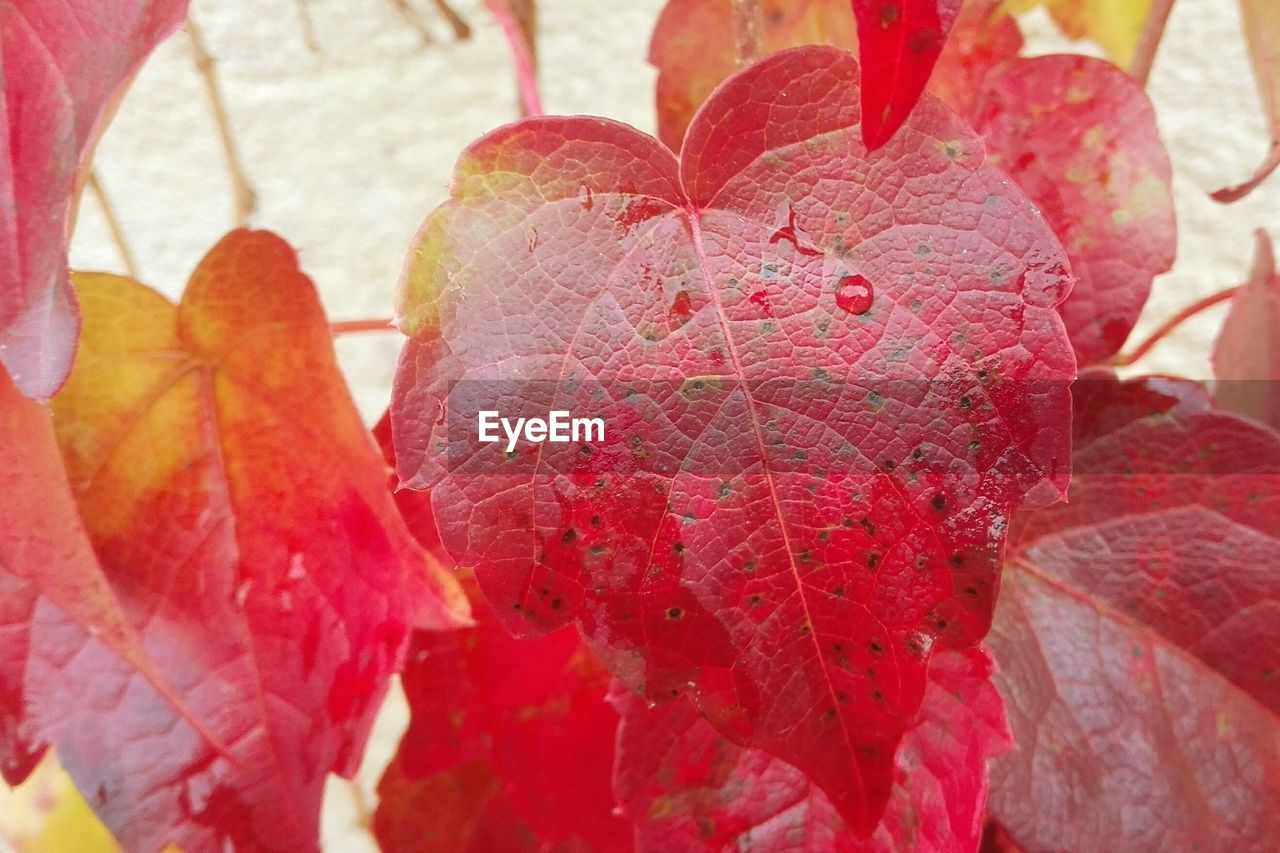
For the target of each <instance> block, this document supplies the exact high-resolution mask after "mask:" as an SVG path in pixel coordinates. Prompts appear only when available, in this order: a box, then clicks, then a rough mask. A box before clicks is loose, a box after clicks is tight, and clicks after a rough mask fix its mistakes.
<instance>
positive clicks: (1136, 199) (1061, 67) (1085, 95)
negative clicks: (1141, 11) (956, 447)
mask: <svg viewBox="0 0 1280 853" xmlns="http://www.w3.org/2000/svg"><path fill="white" fill-rule="evenodd" d="M973 122H974V126H975V127H976V128H978V130H980V131H981V132H982V134H983V136H984V137H985V138H986V142H987V152H988V154H989V156H990V157H991V160H992V162H994V163H995V164H997V165H998V166H1000V167H1001V168H1002V169H1004V170H1005V171H1007V172H1008V173H1009V175H1010V177H1012V178H1013V179H1014V180H1015V181H1017V183H1018V186H1019V187H1020V188H1021V189H1022V190H1023V191H1024V192H1025V193H1026V194H1027V195H1028V196H1030V197H1031V200H1032V201H1034V202H1035V203H1036V205H1037V206H1038V207H1039V208H1040V210H1041V212H1042V213H1044V215H1045V218H1046V219H1048V220H1049V224H1050V225H1052V226H1053V229H1054V232H1055V233H1056V234H1057V235H1058V239H1060V240H1061V241H1062V245H1063V248H1065V249H1066V251H1067V257H1069V258H1070V259H1071V271H1072V272H1073V273H1075V275H1076V286H1075V288H1074V289H1073V290H1072V291H1071V295H1070V296H1069V297H1068V298H1067V301H1066V302H1065V303H1063V305H1062V308H1061V311H1062V316H1063V319H1064V320H1065V321H1066V324H1067V332H1068V333H1069V334H1070V335H1071V343H1072V345H1073V346H1074V347H1075V351H1076V358H1077V359H1078V360H1079V361H1080V363H1081V364H1090V363H1097V362H1102V361H1104V360H1106V359H1107V358H1109V357H1110V356H1112V355H1114V354H1115V353H1117V352H1119V350H1120V348H1121V346H1123V345H1124V342H1125V339H1126V338H1128V336H1129V332H1130V331H1132V329H1133V326H1134V324H1135V323H1136V322H1137V320H1138V315H1139V313H1141V311H1142V306H1143V305H1144V304H1146V301H1147V297H1148V296H1149V295H1150V293H1151V282H1152V280H1153V279H1154V278H1155V277H1156V276H1157V275H1159V274H1160V273H1162V272H1165V271H1167V270H1168V269H1169V268H1170V267H1172V266H1173V258H1174V253H1175V250H1176V248H1177V226H1176V223H1175V221H1174V211H1173V196H1172V191H1171V189H1170V183H1171V181H1172V171H1171V167H1170V165H1169V157H1168V154H1167V153H1166V152H1165V148H1164V145H1163V144H1162V143H1161V142H1160V134H1159V130H1158V129H1157V127H1156V119H1155V113H1154V111H1153V110H1152V107H1151V102H1150V100H1149V99H1148V98H1147V96H1146V94H1145V93H1144V92H1143V91H1142V88H1141V87H1140V86H1138V84H1137V83H1135V82H1134V81H1133V79H1132V78H1131V77H1129V75H1127V74H1125V73H1124V72H1123V71H1122V70H1120V69H1119V68H1117V67H1116V66H1114V65H1112V64H1111V63H1109V62H1104V61H1103V60H1100V59H1090V58H1088V57H1084V56H1074V55H1061V56H1044V57H1037V58H1035V59H1020V60H1016V61H1013V62H1010V63H1007V64H1005V65H1004V66H1002V67H1001V68H999V69H997V70H996V71H994V72H993V73H992V74H990V75H988V76H987V78H986V80H985V89H984V93H983V95H982V96H981V97H980V98H979V103H978V107H977V109H976V110H975V111H974V114H973Z"/></svg>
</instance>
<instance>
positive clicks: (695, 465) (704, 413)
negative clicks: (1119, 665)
mask: <svg viewBox="0 0 1280 853" xmlns="http://www.w3.org/2000/svg"><path fill="white" fill-rule="evenodd" d="M857 79H858V69H857V64H856V62H855V61H854V60H853V59H852V57H850V56H849V55H847V54H844V53H842V52H840V51H838V50H835V49H832V48H820V47H810V48H800V49H797V50H793V51H788V52H784V53H781V54H776V55H774V56H773V57H770V58H768V59H766V60H764V61H762V62H760V63H758V64H756V65H754V66H752V67H751V68H749V69H747V70H746V71H744V72H742V73H741V74H739V75H738V76H736V77H734V78H733V79H731V80H730V81H729V82H728V83H726V84H725V85H724V86H722V87H721V88H720V89H719V90H717V93H716V95H714V96H713V97H712V100H711V101H709V102H708V104H707V105H706V106H705V107H704V108H703V109H702V111H701V112H700V113H699V117H698V119H697V120H696V121H695V122H694V124H693V125H692V126H691V128H690V130H689V134H688V136H687V138H686V140H685V143H684V156H683V159H682V161H681V162H680V163H677V162H676V160H675V159H674V158H673V157H672V156H671V154H670V153H669V152H668V151H667V150H666V149H665V148H663V147H662V146H661V144H660V143H658V142H657V141H656V140H653V139H650V138H649V137H646V136H644V135H642V134H640V133H639V132H637V131H635V130H633V129H631V128H629V127H626V126H624V125H620V124H616V123H613V122H609V121H605V120H602V119H593V118H541V119H528V120H525V121H522V122H518V123H516V124H513V125H509V126H507V127H506V128H503V129H500V130H498V131H495V132H493V133H491V134H489V135H488V136H486V137H484V138H482V139H481V140H480V141H478V142H477V143H475V144H473V145H472V146H471V147H470V148H469V149H468V150H467V151H466V152H465V153H464V155H463V157H462V159H461V161H460V162H459V164H458V167H457V170H456V173H455V181H454V186H453V198H452V200H451V201H449V202H448V203H446V204H445V205H444V206H442V207H441V208H439V209H438V210H437V211H436V212H435V213H434V214H432V216H431V217H430V218H429V219H428V220H427V222H426V224H425V225H424V226H423V229H422V231H421V232H420V235H419V238H418V241H417V243H416V244H415V246H414V247H413V250H412V254H411V257H410V262H409V264H408V267H407V272H406V276H405V279H404V281H403V283H402V296H401V301H400V319H399V323H400V325H401V327H402V328H403V329H404V330H405V331H406V332H407V333H408V334H410V335H411V336H412V337H411V340H410V341H409V342H408V343H407V345H406V348H405V350H404V352H403V354H402V356H401V363H400V367H399V369H398V374H397V378H396V385H395V389H394V391H393V405H392V426H393V432H394V435H395V444H396V451H397V456H398V469H399V472H400V475H401V478H402V480H403V481H404V482H405V483H406V484H407V485H409V486H410V487H413V488H419V489H431V490H432V498H433V508H434V510H435V513H436V518H437V520H438V522H439V526H440V532H441V535H442V539H443V542H444V544H445V546H446V548H447V549H448V551H449V553H450V554H451V555H452V556H453V557H454V558H455V559H456V560H457V561H458V562H459V563H460V564H461V565H464V566H474V567H475V570H476V576H477V579H478V581H479V584H480V588H481V590H482V592H483V593H484V595H485V597H486V598H487V599H488V600H489V602H490V604H491V605H492V607H493V609H494V611H495V612H496V614H497V617H498V619H500V620H501V621H502V622H503V624H504V625H505V626H506V627H507V628H508V629H509V630H512V631H514V632H516V633H519V634H536V633H542V632H547V631H551V630H554V629H555V628H557V627H559V626H561V625H564V624H567V623H569V622H572V621H574V620H577V621H578V622H579V624H580V625H581V627H582V629H583V630H584V632H585V633H586V635H587V637H588V638H589V640H590V642H591V644H592V646H593V648H594V649H595V650H596V651H597V652H598V653H599V654H600V655H601V657H602V659H603V660H604V661H605V663H606V665H608V666H609V668H610V670H611V671H612V672H614V673H615V674H618V675H619V676H620V677H621V678H622V679H623V680H624V681H625V682H627V684H628V686H630V687H631V688H633V689H635V690H636V691H637V692H640V693H642V694H644V695H646V696H648V697H650V698H653V699H659V698H661V699H664V700H669V699H672V698H674V697H675V696H678V695H679V694H681V693H684V692H688V694H689V695H690V697H691V698H692V700H693V701H694V703H695V705H696V706H697V707H698V708H699V710H700V711H701V712H702V713H704V714H705V715H707V716H708V718H709V719H711V720H712V721H713V723H715V724H716V726H717V728H718V729H719V730H720V731H721V732H722V733H723V734H725V735H727V736H728V737H730V738H731V739H733V740H734V741H735V742H737V743H739V744H741V745H744V746H748V747H751V748H760V749H764V750H766V751H768V752H770V753H773V754H774V755H776V756H777V757H779V758H781V759H783V760H784V761H787V762H788V763H790V764H793V765H795V766H797V767H799V768H800V769H801V770H802V771H803V772H805V773H806V774H807V775H808V776H810V778H812V779H814V781H815V782H816V783H817V784H819V785H820V786H821V787H823V789H824V790H825V791H826V793H827V794H828V796H829V797H830V798H831V800H832V802H833V803H834V804H835V806H836V807H837V809H838V810H839V811H840V812H841V813H842V815H843V816H844V817H845V818H846V819H847V820H848V821H849V822H850V823H851V824H852V825H853V826H854V827H855V829H856V830H857V831H858V832H861V833H863V834H867V833H870V832H871V830H872V829H874V827H875V825H876V823H877V821H878V818H879V815H880V812H881V811H882V809H883V807H884V804H885V802H886V801H887V799H888V796H889V791H890V788H891V785H892V778H893V772H894V770H893V767H894V764H893V752H894V749H895V747H896V744H897V742H898V740H899V739H900V737H901V736H902V733H903V731H904V730H905V728H906V727H907V725H908V721H910V720H912V719H913V718H914V717H915V715H916V712H917V711H918V709H919V706H920V702H921V700H922V697H923V693H924V680H925V672H926V667H927V663H928V658H929V654H930V651H931V649H932V648H933V646H934V645H935V644H937V645H940V646H942V647H949V648H963V647H967V646H970V645H972V644H974V643H975V642H977V641H978V640H979V639H980V638H981V637H982V635H983V634H984V633H985V632H986V630H987V627H988V625H989V619H990V610H991V607H992V598H993V586H992V584H993V582H994V581H995V578H996V572H997V570H998V565H999V560H1000V549H1001V545H1002V540H1003V534H1004V525H1005V518H1006V515H1007V513H1008V512H1009V511H1010V510H1011V509H1012V508H1014V507H1016V506H1021V505H1025V504H1032V505H1038V504H1042V503H1045V502H1050V501H1052V500H1054V499H1056V497H1057V496H1058V494H1059V490H1060V489H1062V487H1063V485H1064V483H1065V481H1066V478H1067V438H1068V437H1067V435H1066V434H1065V429H1064V425H1065V424H1066V423H1067V421H1068V409H1067V404H1068V395H1067V393H1066V383H1067V381H1068V380H1069V379H1070V378H1071V377H1072V376H1073V374H1074V371H1075V367H1074V361H1073V359H1072V357H1071V353H1070V349H1069V345H1068V343H1067V341H1066V338H1065V335H1064V334H1063V330H1062V326H1061V321H1060V320H1059V318H1058V316H1057V314H1056V311H1055V308H1056V305H1057V303H1058V302H1060V301H1061V300H1062V298H1063V297H1064V296H1065V295H1066V292H1067V290H1068V288H1069V286H1070V276H1069V273H1068V272H1067V264H1066V260H1065V258H1064V257H1063V256H1062V254H1061V250H1060V248H1059V246H1058V244H1057V242H1056V240H1055V239H1054V238H1053V236H1052V234H1051V233H1050V232H1049V231H1048V229H1047V227H1046V226H1045V225H1044V224H1043V222H1042V220H1041V219H1040V218H1039V216H1038V215H1037V214H1036V213H1035V212H1034V211H1033V209H1032V208H1031V206H1030V204H1029V203H1028V202H1027V201H1026V200H1025V199H1024V198H1023V197H1022V196H1021V195H1020V194H1019V193H1018V192H1017V190H1016V189H1014V188H1013V187H1012V186H1011V185H1010V183H1009V182H1008V180H1007V178H1005V177H1004V176H1003V175H1002V173H1000V172H999V171H997V170H995V169H994V168H992V167H990V166H988V165H986V164H985V163H983V161H982V151H983V147H982V143H981V141H980V140H979V139H978V138H977V137H976V136H975V135H974V134H973V133H972V131H970V130H969V129H968V128H967V126H965V125H964V124H963V123H961V122H960V121H959V120H957V119H956V118H955V117H954V116H953V115H952V114H951V113H950V112H949V111H947V110H946V109H945V108H944V107H942V106H941V104H939V103H938V102H937V101H936V100H934V99H932V98H926V99H924V100H923V101H922V102H921V105H920V107H918V108H917V109H916V111H915V112H914V113H913V114H912V118H911V119H910V120H909V121H908V123H907V125H906V126H905V130H904V131H903V132H901V133H900V134H898V135H897V136H896V137H895V139H894V140H893V141H891V142H890V144H888V145H886V146H885V147H884V148H883V149H881V150H879V151H878V152H876V153H875V154H868V153H867V152H866V151H865V149H864V148H863V146H862V143H861V136H860V133H861V131H860V128H859V121H858V116H859V112H858V98H859V95H858V89H857ZM888 200H893V203H892V204H890V203H889V202H888ZM488 409H501V410H503V414H504V416H510V417H515V416H517V415H518V416H536V415H537V414H539V413H540V414H541V415H542V416H545V415H546V414H547V412H548V411H550V410H555V409H562V410H567V411H570V412H574V413H575V414H577V415H582V416H588V415H589V416H592V417H598V418H601V419H602V420H603V422H604V424H605V439H604V441H598V442H590V443H588V442H584V441H582V440H578V441H574V442H571V443H568V444H546V443H544V444H538V445H530V444H521V445H520V446H516V447H509V446H508V445H506V444H505V443H481V442H480V441H479V436H478V430H477V424H478V413H479V411H484V410H488ZM837 647H839V648H842V649H844V651H843V652H836V651H833V649H835V648H837ZM846 660H847V661H848V663H847V665H846V664H845V663H842V662H843V661H846Z"/></svg>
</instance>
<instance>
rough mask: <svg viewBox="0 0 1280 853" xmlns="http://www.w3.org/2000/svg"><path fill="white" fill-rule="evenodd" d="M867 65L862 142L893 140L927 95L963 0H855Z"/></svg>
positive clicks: (860, 50)
mask: <svg viewBox="0 0 1280 853" xmlns="http://www.w3.org/2000/svg"><path fill="white" fill-rule="evenodd" d="M852 3H853V15H854V18H855V19H857V22H858V57H859V59H860V60H861V62H862V69H863V76H862V139H863V141H864V142H865V143H866V146H867V149H868V150H870V151H874V150H876V149H877V148H879V147H880V146H881V145H884V144H885V143H886V142H888V141H889V140H890V139H891V138H892V137H893V135H894V134H895V133H897V132H898V128H899V127H901V126H902V123H903V122H904V121H906V120H907V116H908V115H910V114H911V110H912V109H914V108H915V105H916V102H917V101H919V100H920V96H921V95H922V94H924V87H925V86H926V85H928V83H929V75H931V74H932V73H933V66H934V64H935V63H936V62H937V61H938V57H939V56H941V55H942V47H943V45H944V44H946V41H947V34H948V33H949V32H951V25H952V24H954V23H955V21H956V16H957V15H958V14H960V4H961V0H852Z"/></svg>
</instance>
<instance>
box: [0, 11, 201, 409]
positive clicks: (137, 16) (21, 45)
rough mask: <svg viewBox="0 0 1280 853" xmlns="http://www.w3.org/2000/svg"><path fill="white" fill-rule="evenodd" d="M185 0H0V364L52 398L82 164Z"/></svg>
mask: <svg viewBox="0 0 1280 853" xmlns="http://www.w3.org/2000/svg"><path fill="white" fill-rule="evenodd" d="M186 14H187V0H65V2H58V3H49V2H46V0H6V2H5V3H4V4H3V5H0V79H2V80H3V81H4V87H3V94H0V99H2V100H3V103H2V104H0V363H2V364H3V365H4V367H6V368H7V369H8V371H9V374H10V376H11V377H12V378H13V382H14V384H15V385H17V387H18V389H19V390H21V391H22V392H23V393H24V394H26V395H27V396H29V397H40V398H44V397H50V396H52V395H53V393H54V392H55V391H57V390H58V388H59V387H60V386H61V385H62V383H63V381H64V380H65V379H66V377H67V373H68V371H70V370H71V362H72V359H73V357H74V356H75V349H76V336H77V334H78V331H79V325H80V319H79V313H78V311H77V309H76V302H75V294H74V293H72V290H71V285H70V283H69V282H68V280H67V239H68V237H69V234H70V230H71V222H72V221H73V220H74V209H75V200H76V197H77V194H78V192H79V189H80V187H79V185H78V183H77V181H78V179H79V175H80V169H81V167H82V166H84V165H85V164H87V162H88V160H89V157H90V153H91V151H92V149H93V146H94V143H95V142H96V141H97V138H98V136H99V135H101V133H102V131H103V129H104V127H105V125H106V123H107V120H108V118H109V117H110V115H111V113H112V111H113V109H114V104H115V102H116V101H118V99H119V98H120V96H121V95H122V94H123V89H124V86H125V84H126V83H127V82H128V81H129V79H130V78H131V77H132V76H133V74H134V73H135V72H136V71H137V70H138V67H139V66H140V65H141V64H142V61H143V60H144V59H145V58H146V57H147V55H148V54H149V53H150V52H151V50H152V49H153V48H154V47H155V46H156V44H158V43H159V42H160V41H161V40H162V39H163V38H164V37H165V36H167V35H168V34H169V33H171V32H173V30H175V29H176V28H177V27H178V25H179V24H180V23H181V22H182V19H183V18H185V17H186Z"/></svg>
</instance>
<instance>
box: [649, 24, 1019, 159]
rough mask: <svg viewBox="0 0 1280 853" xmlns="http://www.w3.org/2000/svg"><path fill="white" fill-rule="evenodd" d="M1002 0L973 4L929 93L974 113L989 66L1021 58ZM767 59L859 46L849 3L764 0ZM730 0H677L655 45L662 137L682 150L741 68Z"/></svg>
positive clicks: (651, 44)
mask: <svg viewBox="0 0 1280 853" xmlns="http://www.w3.org/2000/svg"><path fill="white" fill-rule="evenodd" d="M998 3H999V0H969V2H967V3H965V4H964V5H963V6H962V7H961V10H960V15H959V17H958V18H957V19H956V22H955V25H954V27H953V28H952V31H951V37H950V38H949V39H948V40H947V42H946V45H945V47H944V48H943V51H942V55H941V57H940V58H939V59H938V63H937V68H936V70H935V71H934V74H933V77H932V78H931V79H930V81H929V91H931V92H932V93H933V94H935V95H937V96H938V97H940V98H942V99H943V100H944V101H946V102H947V104H948V105H949V106H951V107H952V108H953V109H955V110H957V111H959V112H963V111H965V110H966V109H967V107H968V105H969V103H970V102H971V100H972V98H973V97H974V96H975V94H976V92H977V89H978V82H979V81H980V79H981V77H982V75H983V74H984V73H985V72H986V71H987V69H989V68H991V67H994V66H995V65H996V64H998V63H999V62H1000V61H1002V60H1004V59H1008V58H1012V57H1014V56H1017V54H1018V51H1019V50H1021V49H1022V35H1021V33H1020V32H1019V31H1018V26H1017V24H1016V23H1014V22H1013V20H1012V19H1011V18H1009V17H1008V16H1007V15H1003V14H997V10H996V7H997V5H998ZM761 6H762V10H761V14H762V18H763V23H764V28H763V30H762V33H761V35H762V45H761V47H762V48H763V52H764V53H765V54H770V53H777V52H778V51H780V50H786V49H787V48H789V47H799V46H800V45H805V44H827V45H831V46H833V47H840V48H844V49H845V50H848V51H850V52H856V51H857V49H858V35H857V25H856V23H855V21H854V18H853V10H852V8H851V6H850V2H849V0H763V2H762V4H761ZM730 10H731V2H730V0H669V2H668V3H667V5H666V6H664V7H663V9H662V13H661V15H660V16H659V17H658V23H657V25H656V26H655V27H654V30H653V37H652V39H651V40H650V42H649V62H650V64H652V65H653V66H655V67H656V68H657V69H658V84H657V109H658V138H659V139H661V140H662V141H663V142H665V143H666V144H667V147H669V148H670V149H671V150H672V151H679V150H680V143H681V141H682V140H683V139H684V133H685V129H686V128H687V127H688V126H689V121H690V120H691V119H692V118H693V114H694V112H696V111H697V109H698V107H700V106H702V103H703V102H704V101H706V99H707V97H708V96H709V95H710V94H711V92H712V90H713V89H715V87H716V86H718V85H719V84H720V83H721V82H722V81H724V80H725V79H727V78H728V77H729V76H731V75H732V74H733V73H734V72H735V71H736V70H737V60H736V58H735V55H734V45H733V35H732V33H733V29H732V26H731V18H730Z"/></svg>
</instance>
